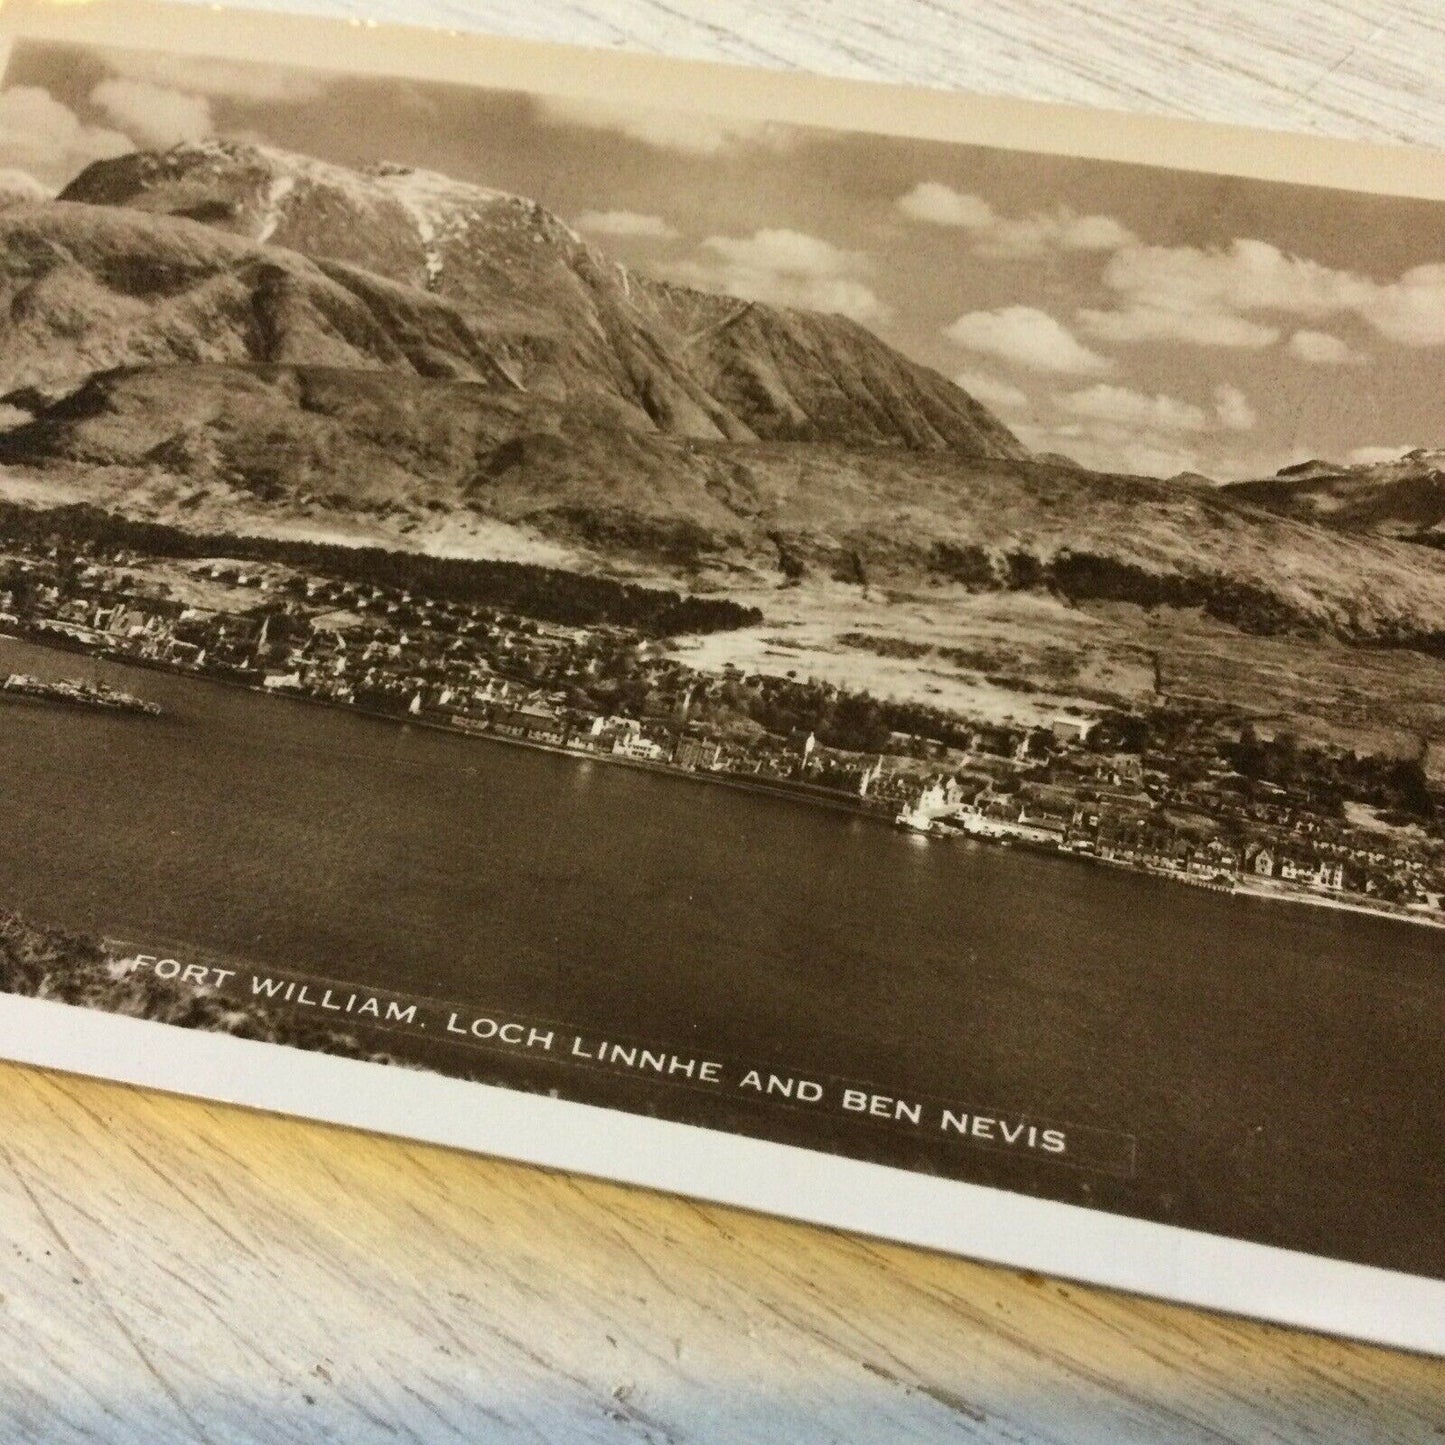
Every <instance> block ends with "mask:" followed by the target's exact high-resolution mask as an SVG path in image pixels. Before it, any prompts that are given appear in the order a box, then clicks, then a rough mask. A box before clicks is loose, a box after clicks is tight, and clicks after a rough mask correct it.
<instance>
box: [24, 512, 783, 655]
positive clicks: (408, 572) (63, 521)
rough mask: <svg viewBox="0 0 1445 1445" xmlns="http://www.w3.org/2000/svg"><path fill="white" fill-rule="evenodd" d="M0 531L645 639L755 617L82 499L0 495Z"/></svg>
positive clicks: (715, 601)
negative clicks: (188, 525)
mask: <svg viewBox="0 0 1445 1445" xmlns="http://www.w3.org/2000/svg"><path fill="white" fill-rule="evenodd" d="M0 537H3V538H5V539H7V540H10V541H12V542H16V543H20V544H22V545H25V546H27V547H31V548H34V547H36V546H49V545H60V546H62V547H64V546H70V547H74V548H76V549H77V550H85V551H88V552H92V553H109V554H111V555H114V554H115V553H116V552H118V551H121V550H124V551H130V552H138V553H144V554H146V555H149V556H152V557H175V558H181V559H192V560H194V559H199V558H202V557H231V558H235V559H237V560H239V561H247V562H279V563H284V564H286V565H288V566H292V567H299V568H304V569H305V570H307V571H310V572H314V573H319V574H323V575H325V576H328V577H332V578H335V579H337V580H340V581H345V582H353V583H358V584H361V585H364V586H372V587H385V588H391V589H396V590H406V591H412V592H417V593H421V594H424V595H426V596H428V597H433V598H436V599H437V600H439V601H447V602H463V603H469V604H474V605H478V606H485V607H498V608H504V609H505V610H507V611H509V612H514V613H518V614H520V615H521V616H524V617H535V618H538V619H540V620H541V621H544V622H560V623H564V624H570V625H573V626H579V627H583V626H595V625H597V624H599V623H614V624H616V625H618V626H621V627H630V628H633V629H635V630H636V631H638V632H643V633H646V634H648V635H649V636H653V637H666V636H673V635H676V634H678V633H683V632H725V631H730V630H732V629H734V628H738V627H749V626H753V625H755V624H757V623H759V622H761V621H762V613H760V612H759V611H758V610H757V608H755V607H743V606H741V605H739V604H738V603H736V602H731V601H728V600H727V599H726V598H715V597H694V596H689V595H684V594H682V593H678V592H674V591H671V590H668V589H664V588H659V587H642V586H639V585H637V584H636V583H631V582H619V581H616V580H614V579H612V578H610V577H593V576H585V575H583V574H581V573H578V572H567V571H563V570H562V569H560V568H556V567H542V566H538V565H535V564H533V563H528V562H500V561H491V560H473V559H470V558H459V557H429V556H424V555H422V554H421V553H417V552H399V551H391V550H388V549H386V548H383V547H345V546H340V545H337V544H334V543H327V542H308V541H296V540H290V539H280V538H275V537H248V536H237V535H233V534H230V533H221V534H205V533H198V532H187V531H183V530H182V529H181V528H179V527H171V526H167V525H165V524H164V523H160V522H138V521H132V520H130V519H129V518H126V517H119V516H116V515H115V514H114V513H111V512H106V511H104V510H102V509H101V508H99V507H92V506H87V505H85V504H83V503H77V504H74V505H71V506H65V507H53V508H48V509H45V510H34V509H32V508H29V507H22V506H19V505H17V504H15V503H12V502H0Z"/></svg>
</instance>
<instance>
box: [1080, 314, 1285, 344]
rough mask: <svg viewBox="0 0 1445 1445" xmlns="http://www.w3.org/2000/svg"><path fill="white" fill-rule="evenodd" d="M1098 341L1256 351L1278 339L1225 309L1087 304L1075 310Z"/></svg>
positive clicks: (1273, 331)
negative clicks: (1172, 343) (1102, 308)
mask: <svg viewBox="0 0 1445 1445" xmlns="http://www.w3.org/2000/svg"><path fill="white" fill-rule="evenodd" d="M1076 314H1077V317H1078V321H1079V324H1080V325H1081V326H1082V327H1083V329H1084V330H1085V331H1086V332H1087V333H1088V334H1089V335H1090V336H1092V337H1094V339H1095V340H1097V341H1112V342H1123V343H1126V344H1127V343H1129V342H1135V341H1184V342H1188V343H1189V344H1191V345H1194V346H1228V347H1238V348H1241V349H1247V350H1251V351H1257V350H1259V349H1260V348H1261V347H1264V346H1269V345H1271V344H1273V343H1274V342H1276V341H1278V340H1279V330H1278V328H1277V327H1274V326H1264V325H1261V324H1260V323H1259V322H1257V321H1249V320H1247V319H1246V318H1245V317H1243V316H1235V315H1233V314H1231V313H1230V312H1227V311H1190V310H1187V309H1183V308H1175V307H1167V306H1155V305H1143V306H1140V305H1131V306H1125V307H1123V308H1121V309H1120V310H1117V311H1098V310H1092V309H1090V308H1088V307H1085V308H1083V309H1081V310H1080V311H1079V312H1077V313H1076Z"/></svg>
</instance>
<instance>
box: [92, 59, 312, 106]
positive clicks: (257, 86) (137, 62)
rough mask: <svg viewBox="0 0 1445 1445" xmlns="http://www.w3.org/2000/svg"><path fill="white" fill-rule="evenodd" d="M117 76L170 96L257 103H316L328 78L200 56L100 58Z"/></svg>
mask: <svg viewBox="0 0 1445 1445" xmlns="http://www.w3.org/2000/svg"><path fill="white" fill-rule="evenodd" d="M95 54H96V56H97V58H98V59H99V60H101V61H102V62H103V63H104V64H105V67H106V69H107V70H109V71H110V73H111V74H112V75H116V76H120V77H122V78H123V79H126V80H143V81H148V82H150V83H151V84H152V85H159V86H163V87H165V88H166V89H169V90H180V91H184V92H186V93H187V94H191V95H206V96H210V97H212V98H221V97H224V98H225V99H227V100H241V101H252V102H256V103H262V102H270V103H272V104H274V103H276V102H278V101H280V102H291V103H299V102H302V101H307V100H314V99H315V98H316V97H317V96H319V95H321V94H322V93H323V92H324V91H325V89H326V85H327V81H326V78H325V77H324V76H320V75H317V74H315V73H314V72H308V71H305V70H301V69H299V68H293V67H292V66H289V65H262V64H252V63H251V62H249V61H242V60H220V59H215V58H211V57H207V56H199V55H161V54H155V53H151V52H147V51H138V50H107V49H101V50H97V51H96V52H95Z"/></svg>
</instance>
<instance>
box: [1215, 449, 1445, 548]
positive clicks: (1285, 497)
mask: <svg viewBox="0 0 1445 1445" xmlns="http://www.w3.org/2000/svg"><path fill="white" fill-rule="evenodd" d="M1226 491H1227V492H1228V493H1229V494H1230V495H1231V496H1232V497H1234V498H1236V499H1238V500H1242V501H1245V502H1248V503H1250V504H1251V505H1254V506H1258V507H1263V508H1265V509H1266V510H1268V511H1271V512H1275V513H1278V514H1279V515H1280V516H1287V517H1294V518H1297V519H1299V520H1301V521H1309V522H1315V523H1318V524H1320V525H1322V526H1327V527H1334V528H1338V529H1339V530H1341V531H1346V532H1354V533H1357V534H1361V535H1366V536H1375V537H1389V538H1393V539H1396V540H1399V541H1407V542H1414V543H1420V544H1423V545H1426V546H1431V547H1445V448H1439V447H1435V448H1432V447H1416V448H1414V449H1413V450H1411V451H1408V452H1406V453H1405V454H1404V455H1403V456H1401V457H1399V458H1397V459H1394V460H1386V461H1378V462H1356V463H1353V464H1351V463H1343V464H1337V463H1334V462H1327V461H1322V460H1320V459H1319V458H1317V457H1316V458H1311V459H1310V460H1309V461H1305V462H1297V463H1295V464H1293V465H1292V466H1288V467H1282V468H1281V469H1280V470H1279V471H1278V472H1276V473H1275V475H1274V476H1272V477H1265V478H1261V479H1260V480H1258V481H1244V482H1232V483H1230V484H1229V486H1228V487H1227V488H1226Z"/></svg>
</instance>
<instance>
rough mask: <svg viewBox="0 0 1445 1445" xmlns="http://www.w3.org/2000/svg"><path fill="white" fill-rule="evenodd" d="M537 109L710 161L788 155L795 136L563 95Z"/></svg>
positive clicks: (758, 125)
mask: <svg viewBox="0 0 1445 1445" xmlns="http://www.w3.org/2000/svg"><path fill="white" fill-rule="evenodd" d="M538 107H539V114H540V115H541V118H542V119H543V120H546V121H549V122H551V123H552V124H554V125H577V126H585V127H586V128H588V129H590V130H610V131H615V132H616V133H617V134H618V135H622V136H626V137H627V138H628V139H629V140H635V141H641V142H642V143H643V144H644V145H649V146H654V147H656V148H657V149H659V150H672V151H681V152H682V153H683V154H685V155H697V156H713V155H718V154H720V153H721V152H723V151H728V150H733V149H736V148H737V147H740V146H748V145H756V146H767V147H769V148H770V149H772V150H787V149H789V148H790V147H791V146H792V144H793V142H794V139H795V134H796V133H795V132H794V131H793V130H792V129H791V128H790V127H788V126H784V125H777V124H775V123H773V122H770V121H738V120H727V119H725V118H724V117H722V116H713V115H701V114H698V113H696V112H693V111H680V110H649V109H647V108H646V107H642V106H633V105H608V104H607V103H606V102H605V101H594V100H580V99H573V98H571V97H566V96H543V97H539V98H538Z"/></svg>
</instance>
